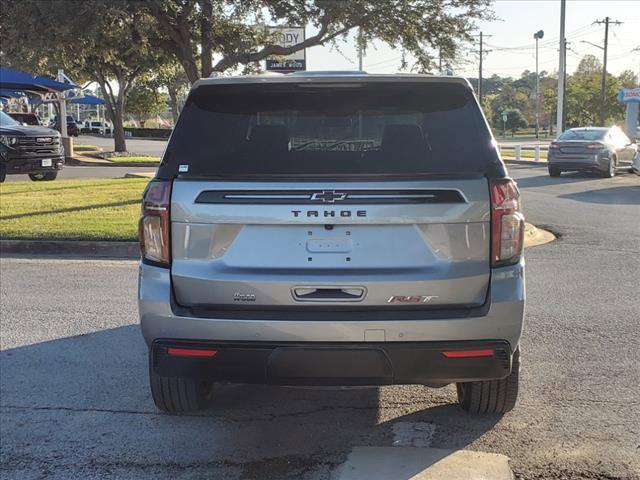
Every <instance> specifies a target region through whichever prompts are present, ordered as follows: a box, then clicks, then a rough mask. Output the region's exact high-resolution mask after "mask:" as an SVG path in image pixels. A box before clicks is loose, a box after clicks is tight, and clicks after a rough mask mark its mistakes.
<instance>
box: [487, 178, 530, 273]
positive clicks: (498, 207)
mask: <svg viewBox="0 0 640 480" xmlns="http://www.w3.org/2000/svg"><path fill="white" fill-rule="evenodd" d="M490 185H491V186H490V189H491V266H492V267H501V266H504V265H511V264H514V263H517V262H518V261H519V260H520V257H521V256H522V249H523V246H524V216H523V215H522V212H521V211H520V192H519V191H518V186H517V185H516V182H514V181H513V180H511V179H510V178H503V179H496V180H491V183H490Z"/></svg>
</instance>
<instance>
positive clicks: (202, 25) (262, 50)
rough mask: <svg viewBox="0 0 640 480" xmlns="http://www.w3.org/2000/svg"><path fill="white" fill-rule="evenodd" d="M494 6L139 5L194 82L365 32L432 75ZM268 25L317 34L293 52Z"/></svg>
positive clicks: (467, 1) (157, 0)
mask: <svg viewBox="0 0 640 480" xmlns="http://www.w3.org/2000/svg"><path fill="white" fill-rule="evenodd" d="M490 4H491V1H490V0H387V1H376V0H349V1H339V0H308V1H292V0H243V1H241V2H240V1H237V0H147V1H146V2H143V3H142V2H141V3H138V5H140V6H143V8H145V9H146V11H147V12H148V13H149V14H150V15H152V16H153V17H154V18H155V19H156V21H157V25H158V38H157V42H158V46H159V47H160V48H162V49H163V50H164V51H165V52H167V53H169V54H171V55H173V56H174V57H175V59H176V60H177V61H178V62H179V63H180V64H181V65H182V67H183V68H184V71H185V73H186V75H187V77H188V78H189V80H190V81H191V82H193V81H195V80H197V79H198V78H199V77H207V76H209V75H210V74H211V73H212V72H224V71H227V70H229V69H234V68H237V67H238V66H247V65H250V64H255V63H256V62H260V61H261V60H263V59H265V58H266V57H267V56H270V55H287V54H290V53H294V52H296V51H298V50H301V49H303V48H308V47H312V46H314V45H323V44H326V43H328V42H329V43H330V42H336V41H337V40H340V39H344V38H346V36H347V35H348V34H349V32H351V31H353V30H354V29H356V28H358V27H359V28H361V30H362V36H361V42H362V43H363V44H365V45H366V43H367V42H370V41H371V40H373V39H376V40H381V41H383V42H385V43H387V44H388V45H391V46H393V47H396V46H399V47H400V48H402V49H403V52H407V53H410V54H412V55H413V56H414V57H415V58H416V60H417V65H416V66H417V69H418V70H420V71H425V72H428V71H431V70H433V68H434V67H435V65H436V61H435V56H436V54H437V53H436V51H437V50H440V51H441V54H442V57H443V59H444V60H445V61H447V60H450V61H453V60H454V59H455V58H456V56H457V54H458V53H459V50H460V46H461V43H463V42H466V41H470V40H471V36H470V33H471V31H472V30H473V29H474V28H475V23H474V22H475V21H476V20H482V19H490V18H492V13H491V10H490V8H489V6H490ZM268 25H306V26H310V27H312V28H313V29H314V30H315V33H313V34H312V35H310V36H309V37H308V38H306V39H305V40H304V41H301V42H300V43H298V44H296V45H293V46H291V47H287V48H284V47H281V46H278V45H276V44H274V40H275V39H274V37H273V36H272V35H271V34H270V33H269V31H268Z"/></svg>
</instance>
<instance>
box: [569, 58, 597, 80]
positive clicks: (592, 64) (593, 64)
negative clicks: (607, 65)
mask: <svg viewBox="0 0 640 480" xmlns="http://www.w3.org/2000/svg"><path fill="white" fill-rule="evenodd" d="M596 74H597V75H602V63H601V62H600V60H598V57H596V56H595V55H585V56H583V57H582V59H580V63H578V67H577V68H576V71H575V72H574V75H577V76H580V77H582V76H585V77H589V76H591V75H596Z"/></svg>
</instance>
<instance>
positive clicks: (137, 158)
mask: <svg viewBox="0 0 640 480" xmlns="http://www.w3.org/2000/svg"><path fill="white" fill-rule="evenodd" d="M107 160H109V161H110V162H113V163H160V157H149V156H146V155H132V156H123V157H109V158H108V159H107Z"/></svg>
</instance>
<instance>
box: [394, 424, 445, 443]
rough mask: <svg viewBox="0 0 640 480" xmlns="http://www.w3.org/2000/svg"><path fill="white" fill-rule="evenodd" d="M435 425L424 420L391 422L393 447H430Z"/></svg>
mask: <svg viewBox="0 0 640 480" xmlns="http://www.w3.org/2000/svg"><path fill="white" fill-rule="evenodd" d="M435 433H436V426H435V425H434V424H433V423H426V422H396V423H394V424H393V446H394V447H423V448H424V447H430V446H431V442H433V437H434V435H435Z"/></svg>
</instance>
